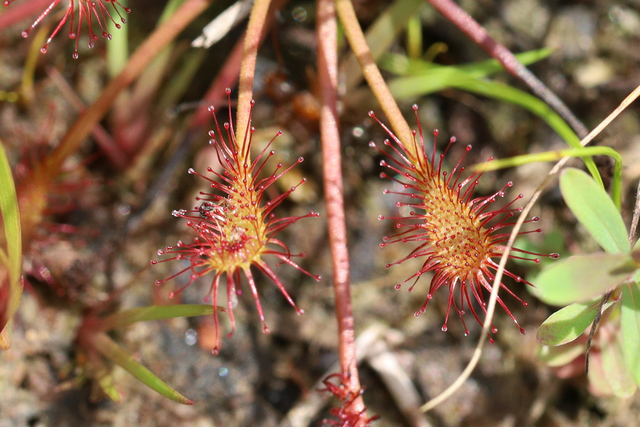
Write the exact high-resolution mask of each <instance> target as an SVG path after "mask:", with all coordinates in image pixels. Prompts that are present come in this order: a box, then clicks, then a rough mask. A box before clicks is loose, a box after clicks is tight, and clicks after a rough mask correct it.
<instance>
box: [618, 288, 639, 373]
mask: <svg viewBox="0 0 640 427" xmlns="http://www.w3.org/2000/svg"><path fill="white" fill-rule="evenodd" d="M621 322H622V346H623V351H624V357H625V361H626V363H627V368H628V369H629V371H630V372H631V376H632V377H633V379H634V381H635V382H636V384H637V385H638V386H640V288H639V287H638V284H637V283H635V282H634V283H630V284H627V285H625V286H623V287H622V307H621Z"/></svg>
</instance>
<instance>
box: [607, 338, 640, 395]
mask: <svg viewBox="0 0 640 427" xmlns="http://www.w3.org/2000/svg"><path fill="white" fill-rule="evenodd" d="M600 335H601V338H602V339H601V341H600V344H601V346H602V347H601V351H602V367H603V369H604V373H605V377H606V379H607V382H608V383H609V385H610V386H611V389H612V390H613V393H614V394H615V395H616V396H618V397H631V396H632V395H633V394H634V393H635V391H636V388H637V387H636V384H635V383H634V382H633V379H632V378H631V375H630V373H629V370H628V369H627V365H626V363H625V356H624V352H623V348H622V342H621V340H622V338H621V337H620V334H615V333H608V332H607V331H605V330H604V328H603V329H602V330H601V331H600Z"/></svg>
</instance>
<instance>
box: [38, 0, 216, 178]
mask: <svg viewBox="0 0 640 427" xmlns="http://www.w3.org/2000/svg"><path fill="white" fill-rule="evenodd" d="M212 1H213V0H187V1H186V2H185V3H184V4H183V5H182V6H180V8H179V9H177V10H176V12H175V13H174V14H173V15H172V16H171V18H170V19H169V20H168V21H166V22H165V23H164V24H162V25H161V26H159V27H158V28H157V29H156V30H155V31H154V32H153V33H151V35H150V36H149V37H148V38H147V39H146V40H145V41H144V43H142V45H140V47H139V48H138V49H137V50H136V51H135V52H134V53H133V55H131V58H130V59H129V62H128V63H127V65H126V66H125V68H124V69H123V70H122V72H120V74H118V76H117V77H116V78H114V79H113V80H112V81H111V82H110V83H109V84H108V85H107V87H106V88H105V89H104V90H103V91H102V95H101V96H100V98H98V100H97V101H96V102H94V103H93V104H92V105H91V106H90V107H89V108H88V109H86V110H85V111H84V113H83V114H82V115H81V116H80V117H79V118H78V120H77V121H76V122H75V123H74V125H73V126H72V127H71V129H69V131H68V132H67V133H66V135H65V136H64V137H63V138H62V141H60V144H59V145H58V147H57V148H56V149H55V150H54V151H53V152H52V153H51V156H49V157H48V158H47V159H46V160H45V162H44V165H43V170H44V171H45V172H44V173H46V174H47V175H48V176H49V177H54V176H56V175H58V173H59V171H60V168H61V167H62V164H63V162H64V160H65V159H66V158H67V157H68V156H69V155H70V154H72V153H74V152H75V151H76V150H77V149H78V147H79V146H80V144H82V141H84V139H85V138H86V137H87V136H89V134H90V133H91V131H92V130H93V128H94V127H95V126H96V124H97V123H98V122H99V121H100V120H101V119H102V118H103V117H104V115H105V114H106V112H107V111H108V110H109V108H110V107H111V106H112V105H113V102H114V101H115V99H116V97H117V96H118V94H119V93H120V92H121V91H122V90H123V89H124V88H126V87H127V86H129V85H130V84H131V83H133V81H135V79H136V78H137V77H138V76H139V75H140V74H141V73H142V71H144V69H145V67H146V66H147V65H148V64H149V63H150V62H151V60H152V59H153V58H154V57H155V56H156V55H157V54H158V53H159V52H161V51H162V48H164V47H165V46H166V45H167V44H169V43H170V42H171V41H172V40H173V39H175V38H176V36H177V35H178V34H180V32H181V31H182V30H183V29H184V28H185V27H186V26H187V25H189V24H190V23H191V22H192V21H193V20H194V19H195V18H196V17H197V16H199V15H200V14H201V13H202V12H204V11H205V10H206V9H207V7H209V5H210V4H211V2H212Z"/></svg>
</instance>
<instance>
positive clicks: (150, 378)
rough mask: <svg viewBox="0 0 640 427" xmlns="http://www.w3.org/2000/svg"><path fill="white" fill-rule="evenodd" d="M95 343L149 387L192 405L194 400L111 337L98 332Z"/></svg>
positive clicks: (110, 357) (102, 351) (174, 399)
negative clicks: (172, 386) (181, 392)
mask: <svg viewBox="0 0 640 427" xmlns="http://www.w3.org/2000/svg"><path fill="white" fill-rule="evenodd" d="M93 343H94V345H95V347H96V349H97V350H98V351H99V352H100V353H101V354H102V355H103V356H104V357H106V358H107V359H109V360H111V361H112V362H113V363H115V364H116V365H118V366H120V367H121V368H123V369H124V370H125V371H127V372H129V373H130V374H131V375H133V376H134V377H136V378H137V379H138V380H140V381H141V382H142V383H143V384H145V385H146V386H147V387H149V388H151V389H153V390H155V391H157V392H158V393H160V394H161V395H163V396H164V397H166V398H168V399H171V400H173V401H174V402H178V403H182V404H183V405H192V404H193V401H192V400H189V399H187V398H186V397H184V396H183V395H181V394H180V393H178V392H177V391H175V390H174V389H172V388H171V387H169V386H168V385H167V384H166V383H165V382H164V381H162V380H161V379H160V378H158V377H157V376H156V375H155V374H153V372H151V371H150V370H148V369H147V368H145V367H144V366H143V365H142V364H140V363H139V362H138V361H136V360H135V359H134V358H133V356H131V355H130V354H129V353H127V352H126V351H125V350H123V349H122V348H121V347H120V346H119V345H118V344H116V343H115V342H114V341H113V340H112V339H111V338H109V337H108V336H107V335H105V334H104V333H98V334H96V335H95V336H94V337H93Z"/></svg>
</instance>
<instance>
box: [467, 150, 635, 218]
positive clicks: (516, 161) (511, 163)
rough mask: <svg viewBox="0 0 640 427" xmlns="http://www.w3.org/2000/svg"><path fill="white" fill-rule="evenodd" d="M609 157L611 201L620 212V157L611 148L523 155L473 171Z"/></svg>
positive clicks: (498, 161) (480, 166) (481, 166)
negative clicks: (565, 158)
mask: <svg viewBox="0 0 640 427" xmlns="http://www.w3.org/2000/svg"><path fill="white" fill-rule="evenodd" d="M598 155H603V156H609V157H611V158H612V159H613V160H614V162H615V163H614V166H613V182H612V184H611V199H612V200H613V203H614V204H615V205H616V208H618V210H620V209H621V208H622V156H621V155H620V153H618V152H617V151H616V150H614V149H613V148H611V147H581V148H572V149H569V150H558V151H545V152H543V153H534V154H523V155H522V156H514V157H510V158H508V159H500V160H495V161H492V162H491V163H483V164H481V165H478V166H477V167H474V169H475V170H482V171H489V170H497V169H503V168H510V167H516V166H522V165H527V164H529V163H535V162H551V161H554V160H560V159H562V158H564V157H580V158H583V159H585V158H588V157H593V156H598Z"/></svg>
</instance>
